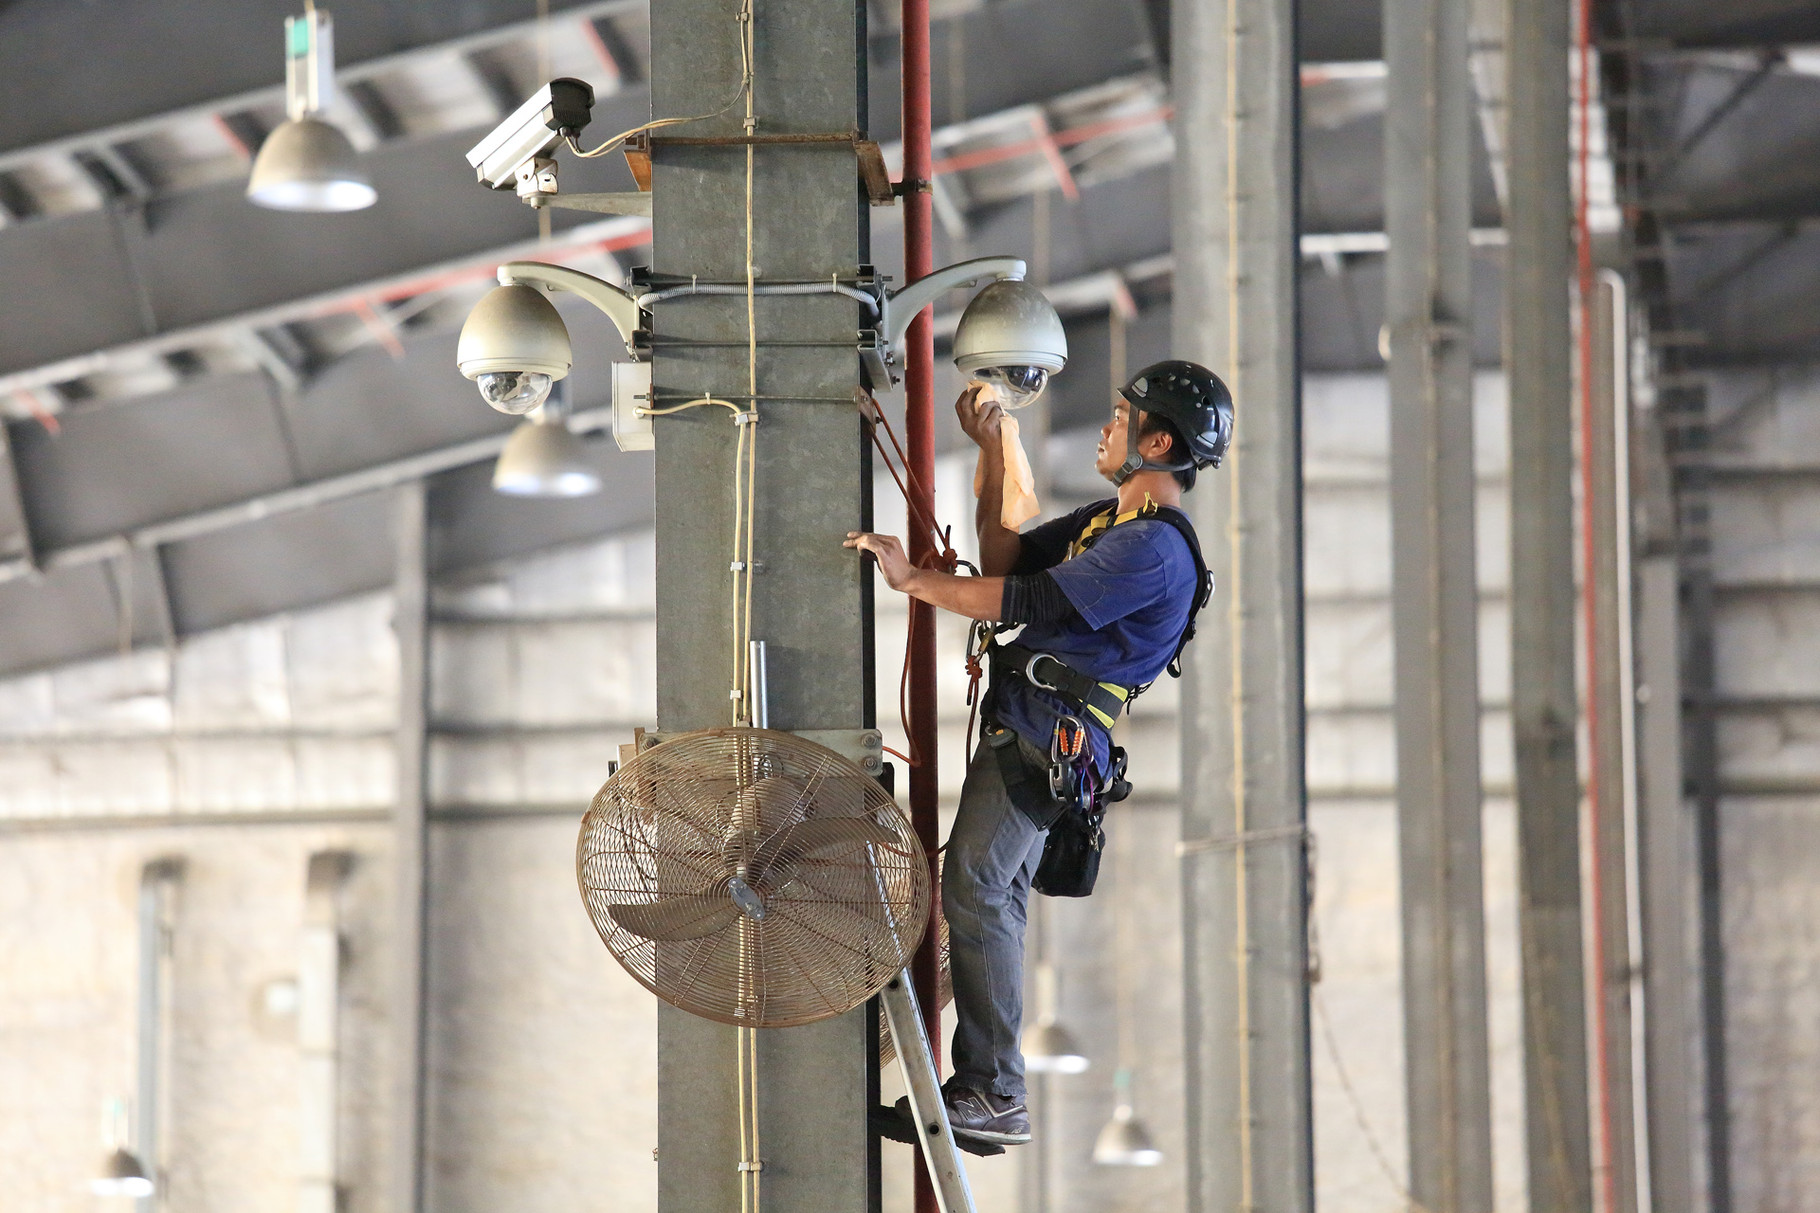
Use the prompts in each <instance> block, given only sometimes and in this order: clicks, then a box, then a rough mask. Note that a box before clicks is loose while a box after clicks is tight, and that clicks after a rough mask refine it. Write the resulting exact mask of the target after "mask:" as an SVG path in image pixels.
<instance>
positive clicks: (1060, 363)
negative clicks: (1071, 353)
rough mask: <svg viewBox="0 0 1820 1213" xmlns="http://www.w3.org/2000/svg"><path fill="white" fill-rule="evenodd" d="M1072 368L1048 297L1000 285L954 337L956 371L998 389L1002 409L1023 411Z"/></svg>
mask: <svg viewBox="0 0 1820 1213" xmlns="http://www.w3.org/2000/svg"><path fill="white" fill-rule="evenodd" d="M1067 364H1068V335H1067V334H1066V333H1064V332H1063V331H1062V321H1061V317H1059V316H1057V315H1056V314H1055V309H1054V308H1053V307H1051V306H1050V304H1049V300H1047V299H1046V298H1044V297H1043V292H1041V291H1039V290H1037V289H1036V288H1035V287H1034V286H1031V285H1030V284H1029V283H1027V282H1023V281H1021V280H1008V279H1007V280H1000V281H998V282H994V283H992V284H991V285H990V286H988V287H987V288H986V289H985V290H983V291H981V292H980V293H979V294H978V295H975V296H974V298H973V302H972V303H969V304H968V305H967V310H966V311H965V312H963V313H961V321H960V327H959V328H957V329H956V330H955V331H954V365H955V366H957V367H959V368H960V369H961V371H962V372H964V373H965V374H967V375H968V376H970V377H971V378H974V379H978V380H982V381H983V382H986V383H989V384H991V385H993V387H995V388H997V389H998V395H999V403H1000V404H1002V405H1003V406H1004V407H1005V408H1007V409H1017V408H1023V407H1024V406H1025V405H1027V404H1030V403H1032V402H1034V401H1035V400H1036V398H1037V397H1038V396H1040V395H1042V394H1043V389H1044V388H1045V387H1047V386H1048V384H1049V376H1050V375H1052V374H1053V373H1055V372H1056V371H1059V370H1061V369H1062V368H1063V367H1064V366H1066V365H1067Z"/></svg>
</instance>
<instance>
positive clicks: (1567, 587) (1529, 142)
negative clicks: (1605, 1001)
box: [1504, 0, 1593, 1213]
mask: <svg viewBox="0 0 1820 1213" xmlns="http://www.w3.org/2000/svg"><path fill="white" fill-rule="evenodd" d="M1571 7H1572V2H1571V0H1509V2H1508V4H1507V7H1506V13H1507V19H1508V21H1509V30H1508V43H1507V47H1508V52H1509V60H1508V66H1509V71H1508V73H1507V87H1508V95H1509V99H1510V108H1509V111H1508V123H1507V136H1508V148H1509V165H1510V171H1509V174H1508V181H1509V190H1510V193H1509V199H1510V202H1509V206H1508V207H1507V208H1506V211H1505V220H1504V222H1505V227H1506V229H1507V231H1508V232H1509V236H1510V245H1509V251H1508V252H1507V254H1506V256H1505V279H1504V284H1505V285H1504V290H1505V334H1504V349H1505V356H1504V365H1505V368H1506V374H1507V375H1508V376H1509V395H1510V518H1511V543H1510V582H1511V585H1510V594H1511V608H1510V617H1511V680H1510V682H1511V718H1512V729H1513V731H1514V732H1515V739H1516V801H1517V805H1516V808H1517V884H1518V920H1517V930H1518V938H1519V940H1520V944H1519V950H1520V960H1521V965H1522V973H1523V978H1522V981H1523V986H1522V988H1523V1058H1524V1065H1523V1081H1524V1111H1525V1116H1524V1123H1525V1126H1526V1136H1527V1142H1528V1147H1529V1148H1528V1159H1529V1194H1530V1195H1529V1199H1530V1207H1531V1208H1532V1209H1534V1210H1535V1211H1536V1213H1591V1209H1592V1199H1593V1195H1592V1155H1591V1144H1590V1139H1589V1128H1588V1103H1587V1100H1588V1085H1587V1055H1586V1009H1585V1008H1586V1004H1585V988H1586V987H1585V971H1584V965H1583V960H1582V950H1583V941H1582V937H1581V911H1580V774H1579V769H1578V767H1577V765H1576V763H1577V758H1576V754H1575V729H1576V725H1577V722H1578V719H1579V701H1578V699H1577V697H1576V691H1575V686H1574V643H1575V639H1574V637H1575V617H1574V524H1573V511H1574V495H1573V448H1574V439H1573V425H1574V408H1573V361H1572V359H1573V333H1572V317H1571V313H1570V311H1569V301H1570V299H1571V298H1572V291H1573V285H1572V284H1573V251H1574V245H1573V240H1574V237H1573V197H1572V192H1571V188H1570V181H1569V170H1570V165H1571V156H1570V154H1569V144H1568V129H1569V128H1568V119H1569V96H1570V94H1569V81H1568V54H1569V49H1568V48H1569V38H1568V31H1569V17H1570V9H1571Z"/></svg>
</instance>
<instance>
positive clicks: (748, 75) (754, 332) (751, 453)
mask: <svg viewBox="0 0 1820 1213" xmlns="http://www.w3.org/2000/svg"><path fill="white" fill-rule="evenodd" d="M738 21H739V33H740V38H739V57H740V68H741V73H740V95H742V96H744V97H745V100H746V116H745V129H746V134H747V135H748V136H749V135H751V134H752V132H753V131H754V130H755V129H756V128H757V126H758V117H757V111H756V108H755V100H754V98H753V95H752V60H753V46H752V0H742V2H741V4H740V9H739V16H738ZM734 100H735V101H737V100H738V97H735V98H734ZM727 108H728V109H731V108H732V102H729V103H728V106H727ZM753 151H754V148H753V145H752V144H751V143H747V144H746V391H747V393H748V394H749V395H751V396H752V397H753V401H752V405H751V411H750V414H749V415H747V416H741V417H738V418H736V420H735V424H736V425H738V426H739V438H740V441H739V444H738V446H737V447H736V448H735V450H734V462H735V468H736V478H735V481H734V493H735V494H736V496H737V494H738V492H739V483H738V479H737V466H738V462H739V457H740V454H741V453H742V452H743V453H744V455H745V497H744V504H743V511H742V509H741V507H740V505H738V504H736V505H735V507H734V527H735V543H736V544H737V543H738V542H739V538H740V536H739V533H738V527H739V523H740V518H739V515H740V514H741V513H742V512H743V513H744V515H745V518H744V522H745V532H744V541H745V546H744V554H743V558H741V559H739V560H737V561H736V562H735V563H736V564H737V565H738V568H737V570H736V573H735V577H734V588H735V594H737V593H738V590H739V587H740V586H741V585H742V584H743V586H744V588H745V606H744V610H743V612H742V613H741V614H740V615H739V616H736V617H735V619H734V639H735V644H734V647H733V661H734V664H735V665H736V666H738V667H739V668H740V670H741V672H742V675H743V677H744V678H745V682H744V683H743V685H742V686H741V691H742V697H741V699H740V701H739V702H740V703H741V705H742V706H743V707H744V708H745V716H746V720H747V721H748V722H754V721H756V719H757V717H756V714H755V712H754V708H753V704H752V686H751V668H750V666H749V665H747V664H746V663H745V662H743V661H741V660H740V659H741V657H742V656H743V655H744V654H745V652H746V651H747V649H748V648H749V647H750V645H751V640H752V530H753V518H754V516H755V515H756V514H757V513H758V499H757V490H756V487H755V486H756V484H757V479H758V432H757V426H756V423H757V421H758V403H757V397H758V308H757V303H756V299H755V292H754V290H753V285H754V278H755V277H756V271H755V269H754V267H753V264H752V258H753V243H754V241H753V232H754V227H755V221H754V216H753V211H754V205H753V179H754V170H753ZM766 723H767V724H768V723H769V721H768V720H767V722H766ZM750 925H751V924H749V923H748V924H745V925H744V927H742V939H743V937H744V934H743V932H744V930H745V929H747V928H749V927H750ZM742 967H743V966H742ZM740 1033H741V1035H742V1036H744V1037H745V1060H746V1066H745V1073H744V1074H743V1076H742V1081H741V1084H740V1102H741V1104H742V1106H744V1108H745V1118H746V1119H748V1120H749V1121H750V1124H751V1138H750V1146H749V1147H748V1148H746V1158H745V1162H744V1164H743V1166H742V1170H743V1172H744V1174H743V1182H742V1183H741V1185H740V1189H741V1192H740V1194H741V1197H742V1204H743V1203H744V1199H743V1198H744V1197H745V1194H746V1192H747V1190H750V1192H751V1207H750V1213H761V1211H762V1208H763V1191H762V1176H763V1169H764V1165H765V1164H764V1155H763V1153H762V1151H761V1147H760V1143H759V1127H758V1033H757V1031H756V1029H753V1028H742V1029H740Z"/></svg>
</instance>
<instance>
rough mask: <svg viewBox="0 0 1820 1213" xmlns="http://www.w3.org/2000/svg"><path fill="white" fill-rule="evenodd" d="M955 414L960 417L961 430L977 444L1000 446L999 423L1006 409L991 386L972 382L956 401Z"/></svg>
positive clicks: (989, 447) (990, 446)
mask: <svg viewBox="0 0 1820 1213" xmlns="http://www.w3.org/2000/svg"><path fill="white" fill-rule="evenodd" d="M954 415H955V416H956V417H958V418H959V419H960V423H961V431H962V432H963V433H965V434H966V435H967V437H969V438H971V439H973V441H974V443H975V444H976V445H978V446H982V447H987V448H988V449H992V450H996V449H997V448H998V444H999V431H998V423H999V419H1000V418H1002V417H1003V416H1004V415H1005V411H1004V410H1003V409H1001V408H1000V407H999V403H998V398H997V396H996V395H995V394H994V393H993V391H992V389H991V388H989V387H987V386H986V385H985V384H983V383H975V384H970V385H969V386H968V388H967V390H966V391H964V392H962V393H961V394H960V398H959V399H958V400H956V401H955V402H954Z"/></svg>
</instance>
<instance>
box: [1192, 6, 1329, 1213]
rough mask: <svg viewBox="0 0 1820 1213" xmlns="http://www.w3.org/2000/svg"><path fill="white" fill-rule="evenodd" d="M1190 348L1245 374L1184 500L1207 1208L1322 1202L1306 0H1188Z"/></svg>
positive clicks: (1293, 1211) (1197, 1038)
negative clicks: (1302, 149)
mask: <svg viewBox="0 0 1820 1213" xmlns="http://www.w3.org/2000/svg"><path fill="white" fill-rule="evenodd" d="M1171 42H1172V49H1171V56H1172V59H1173V61H1174V65H1175V70H1174V72H1173V73H1172V78H1173V88H1174V91H1175V104H1176V118H1175V123H1176V140H1177V148H1178V152H1177V159H1176V168H1175V197H1174V213H1175V220H1174V223H1175V231H1174V244H1175V258H1176V261H1175V333H1174V339H1175V350H1174V353H1175V354H1176V356H1178V357H1182V358H1192V359H1195V360H1197V361H1200V362H1202V363H1205V364H1206V365H1207V366H1209V367H1211V368H1213V369H1214V370H1215V371H1217V372H1219V374H1220V375H1222V376H1224V377H1225V378H1226V380H1227V383H1228V384H1229V385H1230V386H1231V388H1232V392H1233V396H1234V398H1235V400H1236V405H1237V413H1238V426H1237V433H1236V441H1235V445H1234V447H1233V450H1232V453H1231V454H1230V455H1229V456H1228V458H1227V461H1226V465H1225V467H1224V468H1222V469H1221V470H1218V471H1209V472H1205V473H1202V475H1201V478H1200V484H1199V486H1198V487H1197V488H1196V490H1195V491H1194V492H1192V493H1190V494H1188V495H1187V496H1186V497H1185V498H1184V499H1183V504H1184V506H1185V507H1186V508H1187V510H1188V512H1189V514H1190V515H1191V516H1192V517H1193V519H1194V522H1195V527H1196V529H1197V530H1198V531H1199V533H1200V540H1201V547H1202V550H1203V552H1204V553H1205V555H1206V558H1207V564H1208V566H1209V567H1210V568H1211V569H1212V570H1213V572H1214V576H1215V577H1216V579H1217V580H1218V591H1217V593H1216V595H1215V598H1214V601H1213V603H1212V605H1211V606H1210V607H1209V609H1208V610H1207V612H1206V613H1205V614H1204V615H1203V616H1202V617H1201V619H1202V621H1201V624H1200V637H1199V639H1198V640H1196V641H1195V643H1193V644H1191V645H1189V646H1188V649H1187V652H1186V653H1185V654H1184V658H1183V665H1184V683H1183V692H1182V789H1183V792H1182V836H1183V838H1184V839H1185V840H1186V842H1185V843H1184V844H1183V858H1182V865H1183V871H1182V914H1183V920H1182V930H1183V938H1184V948H1185V955H1184V995H1185V1006H1184V1008H1183V1012H1184V1014H1183V1018H1184V1024H1185V1027H1186V1037H1187V1039H1186V1042H1185V1049H1186V1063H1187V1076H1186V1091H1187V1121H1188V1123H1187V1142H1188V1148H1187V1156H1188V1157H1187V1163H1188V1207H1189V1208H1190V1209H1191V1210H1195V1211H1196V1213H1233V1211H1244V1213H1249V1211H1250V1210H1254V1209H1255V1210H1267V1211H1269V1213H1304V1211H1306V1210H1309V1209H1311V1208H1312V1207H1313V1204H1314V1168H1313V1158H1312V1155H1313V1149H1312V1124H1311V1122H1312V1118H1311V1115H1310V1103H1311V1099H1310V1091H1309V1065H1308V984H1307V960H1308V957H1307V904H1306V896H1307V882H1306V878H1305V877H1306V871H1305V866H1304V853H1305V852H1304V847H1303V830H1304V821H1305V814H1306V799H1305V792H1304V786H1303V769H1302V731H1303V730H1302V724H1303V717H1302V613H1301V601H1302V594H1301V591H1302V584H1301V581H1302V578H1301V432H1300V421H1301V392H1300V382H1299V378H1298V376H1299V366H1298V359H1297V333H1296V269H1297V264H1298V258H1297V251H1296V178H1295V166H1296V123H1295V119H1296V79H1297V65H1296V53H1295V4H1294V2H1293V0H1178V2H1177V3H1176V4H1175V5H1174V9H1173V14H1172V17H1171Z"/></svg>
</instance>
